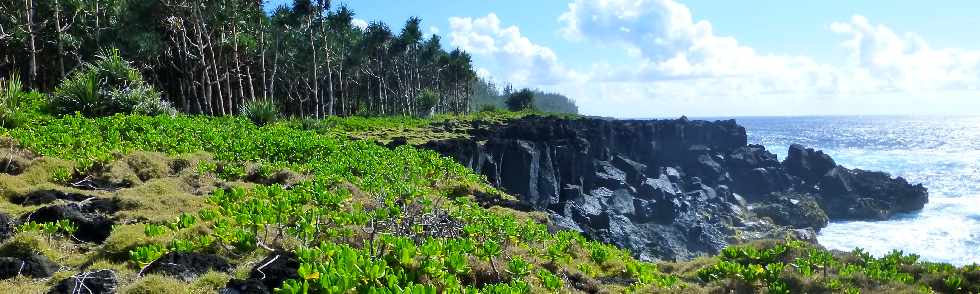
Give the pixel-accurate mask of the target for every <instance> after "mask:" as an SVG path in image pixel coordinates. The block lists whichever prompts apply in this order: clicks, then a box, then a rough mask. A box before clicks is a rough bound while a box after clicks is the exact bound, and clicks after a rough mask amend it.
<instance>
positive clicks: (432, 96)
mask: <svg viewBox="0 0 980 294" xmlns="http://www.w3.org/2000/svg"><path fill="white" fill-rule="evenodd" d="M438 103H439V93H438V92H436V91H434V90H432V89H429V88H426V89H424V90H422V92H421V93H419V96H418V97H416V98H415V104H416V105H417V107H418V115H419V116H422V117H426V116H429V115H430V114H431V113H432V112H433V110H434V108H435V107H436V104H438Z"/></svg>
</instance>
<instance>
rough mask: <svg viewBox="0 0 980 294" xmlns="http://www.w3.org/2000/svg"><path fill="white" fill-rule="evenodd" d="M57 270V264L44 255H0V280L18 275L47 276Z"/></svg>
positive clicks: (36, 277)
mask: <svg viewBox="0 0 980 294" xmlns="http://www.w3.org/2000/svg"><path fill="white" fill-rule="evenodd" d="M56 271H58V265H57V264H55V263H54V262H52V261H51V260H50V259H48V258H47V257H45V256H44V255H39V254H33V255H30V256H25V257H0V280H5V279H10V278H13V277H16V276H19V275H22V276H27V277H31V278H35V279H38V278H47V277H50V276H51V275H53V274H54V272H56Z"/></svg>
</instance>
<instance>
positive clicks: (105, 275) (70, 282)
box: [48, 269, 118, 294]
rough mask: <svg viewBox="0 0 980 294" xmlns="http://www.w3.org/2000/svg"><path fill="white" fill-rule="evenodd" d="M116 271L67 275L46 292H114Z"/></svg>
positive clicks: (50, 293)
mask: <svg viewBox="0 0 980 294" xmlns="http://www.w3.org/2000/svg"><path fill="white" fill-rule="evenodd" d="M117 284H118V281H117V280H116V273H115V272H113V271H112V270H107V269H105V270H100V271H94V272H85V273H80V274H77V275H74V276H71V277H68V278H66V279H64V280H61V282H58V284H57V285H55V286H54V287H52V288H51V290H49V291H48V294H108V293H116V285H117Z"/></svg>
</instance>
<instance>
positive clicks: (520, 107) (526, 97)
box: [507, 88, 534, 111]
mask: <svg viewBox="0 0 980 294" xmlns="http://www.w3.org/2000/svg"><path fill="white" fill-rule="evenodd" d="M533 108H534V92H533V91H531V89H526V88H525V89H523V90H520V91H517V92H516V93H514V94H510V96H508V97H507V109H510V111H524V110H530V109H533Z"/></svg>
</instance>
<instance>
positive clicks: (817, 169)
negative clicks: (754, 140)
mask: <svg viewBox="0 0 980 294" xmlns="http://www.w3.org/2000/svg"><path fill="white" fill-rule="evenodd" d="M836 166H837V163H836V162H834V159H832V158H830V155H827V154H825V153H823V151H817V150H813V149H811V148H805V147H803V146H802V145H799V144H793V145H790V146H789V152H788V153H787V154H786V160H783V167H785V169H786V172H787V173H789V174H790V175H793V176H796V177H798V178H800V179H801V180H803V182H804V183H805V184H807V185H813V184H816V183H817V181H819V180H820V178H821V177H823V175H824V174H826V173H827V172H828V171H830V170H831V169H833V168H834V167H836Z"/></svg>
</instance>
